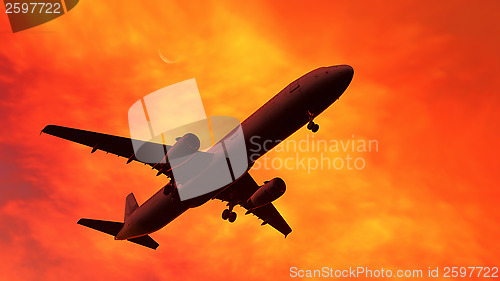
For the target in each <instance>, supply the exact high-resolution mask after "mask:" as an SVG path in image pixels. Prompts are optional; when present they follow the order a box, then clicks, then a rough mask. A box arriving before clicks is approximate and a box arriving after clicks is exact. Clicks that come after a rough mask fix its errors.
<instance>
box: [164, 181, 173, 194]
mask: <svg viewBox="0 0 500 281" xmlns="http://www.w3.org/2000/svg"><path fill="white" fill-rule="evenodd" d="M175 188H176V187H175V183H174V182H173V181H172V180H171V181H170V182H169V183H167V185H165V187H163V194H164V195H165V196H168V195H170V193H172V192H174V190H175Z"/></svg>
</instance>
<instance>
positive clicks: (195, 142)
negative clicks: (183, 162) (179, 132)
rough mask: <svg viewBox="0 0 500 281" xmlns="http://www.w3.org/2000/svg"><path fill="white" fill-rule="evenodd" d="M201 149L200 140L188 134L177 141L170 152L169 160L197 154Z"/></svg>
mask: <svg viewBox="0 0 500 281" xmlns="http://www.w3.org/2000/svg"><path fill="white" fill-rule="evenodd" d="M199 149H200V139H199V138H198V137H197V136H196V135H195V134H192V133H187V134H185V135H184V136H182V137H181V138H179V139H178V140H177V142H176V143H175V144H174V145H173V146H172V147H171V148H170V149H169V150H168V152H167V157H168V159H169V160H172V159H177V158H181V157H184V156H187V155H190V154H193V153H195V152H197V151H198V150H199Z"/></svg>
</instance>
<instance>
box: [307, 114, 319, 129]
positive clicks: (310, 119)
mask: <svg viewBox="0 0 500 281" xmlns="http://www.w3.org/2000/svg"><path fill="white" fill-rule="evenodd" d="M307 113H309V123H307V129H308V130H311V131H312V132H313V133H316V132H317V131H318V130H319V125H318V124H316V123H314V121H313V119H314V115H313V114H312V113H311V112H309V111H308V112H307Z"/></svg>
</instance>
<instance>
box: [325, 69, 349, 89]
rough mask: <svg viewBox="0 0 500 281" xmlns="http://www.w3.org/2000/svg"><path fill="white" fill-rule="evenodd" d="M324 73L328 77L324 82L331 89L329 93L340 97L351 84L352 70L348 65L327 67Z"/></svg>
mask: <svg viewBox="0 0 500 281" xmlns="http://www.w3.org/2000/svg"><path fill="white" fill-rule="evenodd" d="M326 73H327V77H328V78H327V79H326V81H328V82H327V83H328V85H329V86H330V87H332V91H331V92H334V93H336V94H337V95H339V96H340V95H341V94H342V93H343V92H344V91H345V90H346V89H347V87H348V86H349V84H351V80H352V77H353V76H354V69H353V68H352V67H351V66H350V65H345V64H344V65H336V66H330V67H328V69H327V72H326Z"/></svg>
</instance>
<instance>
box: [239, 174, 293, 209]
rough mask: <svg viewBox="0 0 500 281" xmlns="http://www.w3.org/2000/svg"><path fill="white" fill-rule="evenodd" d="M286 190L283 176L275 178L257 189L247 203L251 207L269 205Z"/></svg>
mask: <svg viewBox="0 0 500 281" xmlns="http://www.w3.org/2000/svg"><path fill="white" fill-rule="evenodd" d="M285 190H286V184H285V182H284V181H283V180H282V179H281V178H274V179H272V180H270V181H269V182H267V183H266V184H264V185H263V186H261V187H260V188H259V189H257V191H255V193H254V194H253V195H252V196H251V197H250V198H249V199H248V201H247V204H248V205H249V206H250V207H251V208H257V207H261V206H264V205H267V204H269V203H271V202H273V201H274V200H276V199H278V198H279V197H280V196H281V195H283V194H284V193H285Z"/></svg>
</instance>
